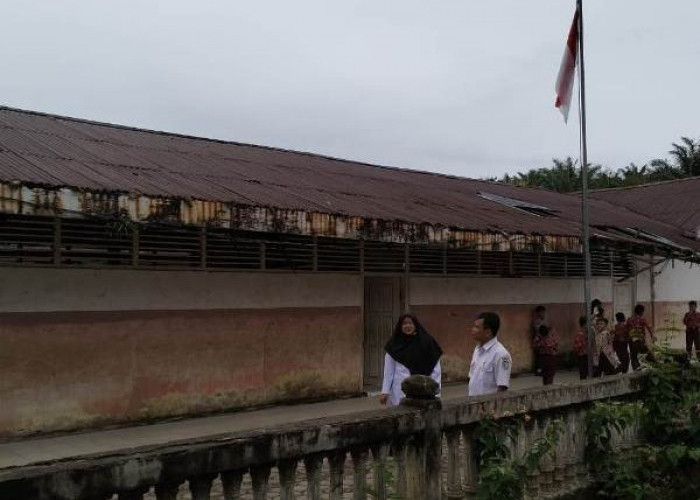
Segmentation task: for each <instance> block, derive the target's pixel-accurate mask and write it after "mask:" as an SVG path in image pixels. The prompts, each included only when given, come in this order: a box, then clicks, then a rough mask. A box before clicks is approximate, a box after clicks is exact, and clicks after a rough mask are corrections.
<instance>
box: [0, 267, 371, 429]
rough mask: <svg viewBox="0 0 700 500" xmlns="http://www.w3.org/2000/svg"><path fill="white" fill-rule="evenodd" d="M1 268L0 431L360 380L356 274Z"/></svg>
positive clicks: (313, 392)
mask: <svg viewBox="0 0 700 500" xmlns="http://www.w3.org/2000/svg"><path fill="white" fill-rule="evenodd" d="M0 272H2V275H3V279H2V280H1V282H0V311H1V312H0V345H1V346H2V349H1V350H0V359H1V362H0V401H2V404H1V405H0V435H8V434H20V433H31V432H38V431H47V430H58V429H70V428H76V427H84V426H89V425H95V424H101V423H108V422H124V421H132V420H140V419H145V418H152V417H166V416H174V415H183V414H190V413H201V412H207V411H215V410H221V409H225V408H236V407H242V406H249V405H257V404H263V403H270V402H275V401H285V400H292V399H300V398H310V397H323V396H331V395H336V394H348V393H356V392H358V391H360V389H361V387H362V385H361V376H362V338H363V331H362V328H363V326H362V325H363V322H362V308H361V304H362V287H361V279H360V278H359V277H353V276H342V275H334V276H333V275H315V276H312V275H291V274H285V275H281V274H280V275H273V274H265V275H263V274H255V273H194V272H193V273H188V272H183V273H179V272H142V271H140V272H130V271H86V270H56V269H3V270H2V271H0Z"/></svg>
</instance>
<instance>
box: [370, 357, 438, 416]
mask: <svg viewBox="0 0 700 500" xmlns="http://www.w3.org/2000/svg"><path fill="white" fill-rule="evenodd" d="M410 376H411V371H410V370H409V369H408V368H406V367H405V366H404V365H402V364H401V363H399V362H398V361H396V360H395V359H394V358H392V357H391V355H390V354H389V353H385V354H384V380H383V381H382V394H389V395H390V396H391V397H390V398H389V399H390V400H391V405H392V406H397V405H398V404H399V403H400V402H401V398H404V397H405V394H404V393H403V391H402V390H401V383H402V382H403V381H404V380H406V379H407V378H408V377H410ZM430 378H432V379H433V380H434V381H435V382H437V383H438V387H439V388H440V390H442V369H441V368H440V360H438V362H437V363H435V368H433V373H431V374H430Z"/></svg>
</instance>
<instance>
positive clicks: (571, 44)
mask: <svg viewBox="0 0 700 500" xmlns="http://www.w3.org/2000/svg"><path fill="white" fill-rule="evenodd" d="M578 16H579V12H578V9H576V14H574V20H573V22H572V23H571V29H569V37H568V38H567V40H566V48H565V49H564V55H563V56H562V58H561V67H560V68H559V75H558V76H557V84H556V86H555V90H556V92H557V100H556V102H555V103H554V106H555V107H556V108H559V111H561V114H562V115H564V123H566V122H567V121H568V119H569V107H570V106H571V94H572V93H573V90H574V75H575V73H576V65H577V64H578V36H579V34H578Z"/></svg>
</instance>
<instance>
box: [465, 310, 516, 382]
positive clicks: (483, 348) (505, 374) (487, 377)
mask: <svg viewBox="0 0 700 500" xmlns="http://www.w3.org/2000/svg"><path fill="white" fill-rule="evenodd" d="M500 327H501V319H500V318H499V317H498V314H496V313H494V312H484V313H481V314H479V316H477V318H476V319H475V320H474V324H473V325H472V330H471V333H472V338H473V339H474V340H475V341H476V343H477V346H476V348H475V349H474V354H472V363H471V366H470V368H469V396H484V395H486V394H494V393H496V392H501V391H506V390H508V386H509V385H510V370H511V367H512V365H513V362H512V359H511V357H510V354H509V353H508V351H507V350H506V348H505V347H503V344H501V343H500V342H499V341H498V337H497V335H498V330H499V328H500Z"/></svg>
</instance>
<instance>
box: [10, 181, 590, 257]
mask: <svg viewBox="0 0 700 500" xmlns="http://www.w3.org/2000/svg"><path fill="white" fill-rule="evenodd" d="M0 197H1V199H0V211H2V212H4V213H12V214H30V215H31V214H33V215H62V216H64V217H71V216H78V217H83V216H85V215H89V216H101V217H118V216H123V214H128V216H129V218H130V219H131V220H133V221H135V222H169V223H181V224H186V225H197V226H209V227H219V228H231V229H241V230H249V231H261V232H276V233H291V234H300V235H306V236H325V237H335V238H349V239H365V240H373V241H384V242H393V243H418V244H442V245H448V246H451V247H455V248H465V249H481V250H494V251H544V252H572V251H573V252H577V251H580V242H579V239H578V238H577V237H574V236H552V235H550V236H540V235H525V234H511V235H509V234H506V233H504V232H502V231H500V232H480V231H468V230H464V229H455V228H450V227H446V226H442V225H435V224H427V223H421V224H418V223H411V222H404V221H386V220H381V219H370V218H364V217H358V216H349V215H343V214H329V213H320V212H309V211H305V210H295V209H281V208H273V207H253V206H245V205H238V204H233V203H224V202H217V201H204V200H192V199H177V198H160V197H151V196H145V195H142V194H134V195H129V194H123V193H113V192H96V191H88V190H77V189H71V188H60V189H47V188H39V187H31V188H30V187H26V186H22V185H19V184H13V183H2V182H0ZM25 200H27V201H25Z"/></svg>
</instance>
